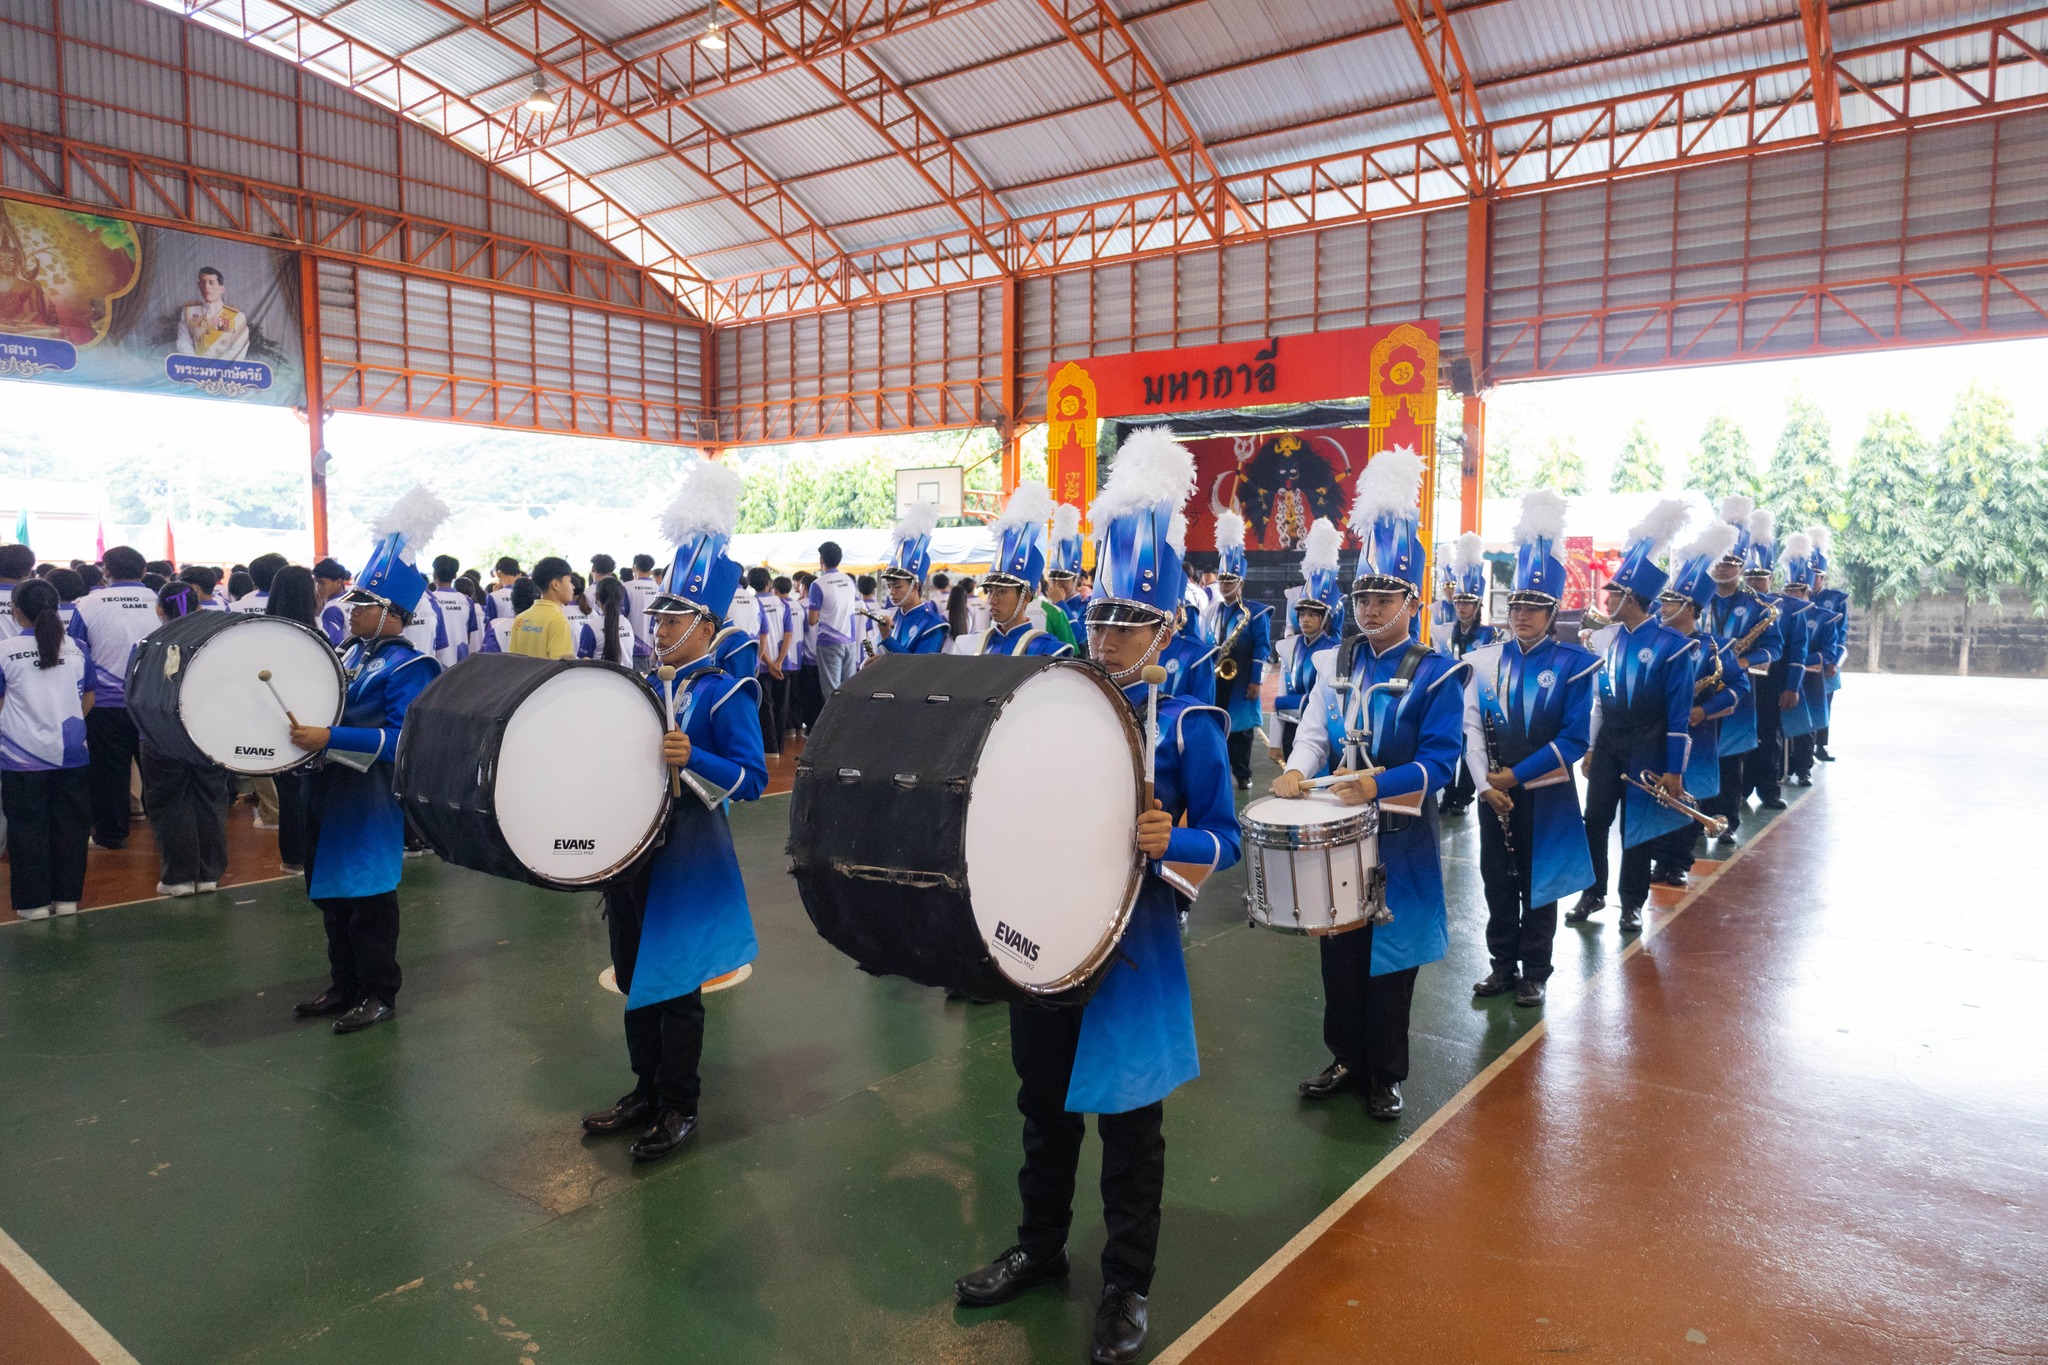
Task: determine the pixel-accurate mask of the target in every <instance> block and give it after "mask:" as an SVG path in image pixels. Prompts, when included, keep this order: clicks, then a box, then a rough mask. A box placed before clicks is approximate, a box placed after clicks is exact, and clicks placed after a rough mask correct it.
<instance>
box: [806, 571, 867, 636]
mask: <svg viewBox="0 0 2048 1365" xmlns="http://www.w3.org/2000/svg"><path fill="white" fill-rule="evenodd" d="M859 600H860V592H859V590H858V589H856V588H855V587H854V585H853V580H852V579H851V578H848V577H847V576H846V575H845V574H843V573H841V572H840V571H839V570H837V569H827V570H826V571H825V572H824V573H822V574H819V575H818V581H817V582H815V583H813V584H811V591H810V596H809V599H808V601H807V602H806V603H805V609H806V619H808V613H809V612H813V611H815V612H816V613H818V628H817V632H816V637H815V639H814V640H812V641H811V643H812V644H813V645H850V644H852V643H853V639H854V633H853V607H854V603H856V602H857V601H859Z"/></svg>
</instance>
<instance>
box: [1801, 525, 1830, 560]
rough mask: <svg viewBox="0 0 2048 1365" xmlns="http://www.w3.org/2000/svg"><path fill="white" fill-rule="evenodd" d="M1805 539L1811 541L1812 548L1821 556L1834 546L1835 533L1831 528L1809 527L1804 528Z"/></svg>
mask: <svg viewBox="0 0 2048 1365" xmlns="http://www.w3.org/2000/svg"><path fill="white" fill-rule="evenodd" d="M1806 538H1807V539H1808V540H1811V541H1812V542H1813V548H1814V549H1816V550H1819V551H1820V552H1821V553H1822V554H1826V553H1827V552H1828V551H1829V550H1832V549H1833V548H1834V546H1835V532H1834V529H1833V528H1832V527H1828V526H1809V527H1807V528H1806Z"/></svg>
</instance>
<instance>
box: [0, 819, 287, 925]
mask: <svg viewBox="0 0 2048 1365" xmlns="http://www.w3.org/2000/svg"><path fill="white" fill-rule="evenodd" d="M158 871H159V868H158V866H157V855H156V840H155V838H154V837H152V836H151V834H150V829H149V821H147V820H145V819H143V818H142V817H141V816H139V815H138V816H136V817H135V819H134V820H132V821H130V822H129V825H128V847H126V848H124V849H120V850H118V851H116V850H110V849H104V848H100V847H98V846H94V847H93V848H91V849H90V851H89V852H88V853H87V855H86V863H85V897H84V899H82V900H80V901H79V903H78V904H79V908H80V909H81V910H103V909H106V908H107V907H108V906H113V905H130V904H133V903H134V902H136V901H144V900H155V899H157V894H156V882H157V873H158ZM283 875H284V870H283V868H282V867H281V866H280V865H279V863H278V859H277V831H276V830H274V829H257V828H256V824H255V816H254V808H253V807H251V806H249V805H247V804H245V803H243V802H240V801H238V802H236V803H235V804H234V805H233V806H231V807H230V808H229V810H228V870H227V875H226V876H224V877H222V878H221V883H220V884H221V886H222V887H223V888H226V887H232V886H246V885H248V884H249V883H250V882H261V881H270V880H272V879H273V878H277V877H282V876H283ZM16 918H17V917H16V915H15V913H14V911H13V909H12V907H11V904H9V903H6V902H5V901H4V898H0V924H11V923H14V922H15V921H16Z"/></svg>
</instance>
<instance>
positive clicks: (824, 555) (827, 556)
mask: <svg viewBox="0 0 2048 1365" xmlns="http://www.w3.org/2000/svg"><path fill="white" fill-rule="evenodd" d="M839 558H840V551H839V542H838V541H836V540H828V541H826V542H825V543H824V544H823V545H820V546H819V547H818V562H819V563H820V564H822V565H824V566H825V567H826V568H828V569H836V568H838V567H839Z"/></svg>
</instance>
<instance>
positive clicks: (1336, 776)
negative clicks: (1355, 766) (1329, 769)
mask: <svg viewBox="0 0 2048 1365" xmlns="http://www.w3.org/2000/svg"><path fill="white" fill-rule="evenodd" d="M1385 771H1386V769H1385V768H1367V769H1366V770H1365V771H1364V772H1362V773H1331V774H1330V775H1329V776H1328V777H1310V778H1306V779H1304V780H1303V781H1302V784H1301V786H1302V790H1303V791H1321V790H1322V789H1323V788H1324V787H1334V786H1336V785H1337V784H1338V783H1340V782H1356V781H1357V780H1358V779H1359V778H1361V777H1377V776H1379V774H1381V773H1383V772H1385Z"/></svg>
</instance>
